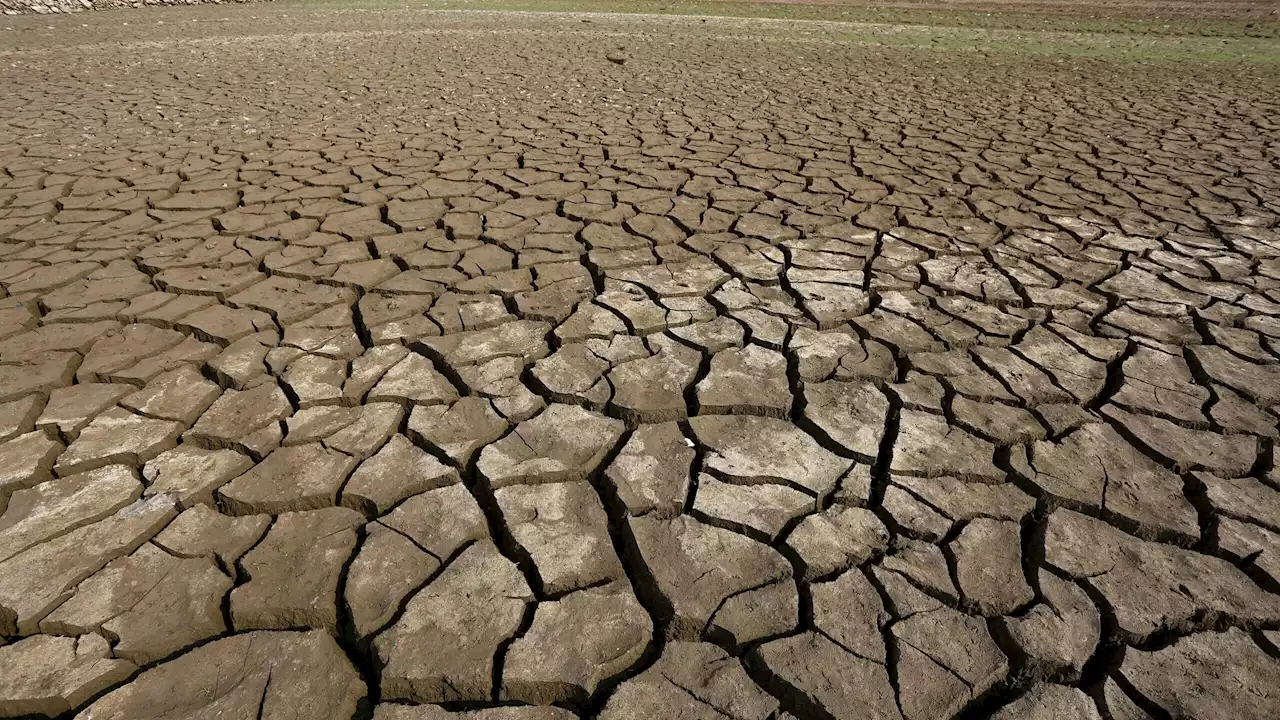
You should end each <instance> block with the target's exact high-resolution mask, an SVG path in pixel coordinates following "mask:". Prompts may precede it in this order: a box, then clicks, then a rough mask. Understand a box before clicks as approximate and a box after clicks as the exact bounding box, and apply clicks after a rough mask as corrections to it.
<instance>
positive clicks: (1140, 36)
mask: <svg viewBox="0 0 1280 720" xmlns="http://www.w3.org/2000/svg"><path fill="white" fill-rule="evenodd" d="M299 4H300V5H303V6H305V7H307V8H326V9H328V8H332V9H335V10H337V9H369V10H377V9H384V10H387V9H403V10H415V9H416V10H491V11H523V12H597V13H624V14H625V13H645V14H660V15H703V16H719V17H748V18H773V19H783V20H819V21H834V22H842V23H848V26H849V32H848V34H847V35H846V36H845V37H846V38H847V39H848V40H849V41H851V42H857V43H861V44H865V45H878V46H888V47H896V48H914V49H920V50H928V51H937V52H947V53H952V54H956V53H959V54H966V53H973V54H991V55H996V56H1002V57H1030V58H1037V57H1042V58H1053V57H1060V58H1098V59H1111V60H1140V61H1189V62H1203V63H1222V62H1239V63H1247V64H1262V65H1280V22H1276V21H1266V22H1258V21H1252V22H1247V21H1243V20H1239V21H1233V20H1188V19H1179V20H1161V19H1130V18H1097V17H1073V16H1064V15H1047V14H1039V15H1033V14H1026V13H983V12H949V11H945V12H944V11H931V10H892V9H876V8H858V7H840V6H834V5H806V4H802V3H773V2H740V1H736V0H301V2H300V3H299ZM274 5H275V6H276V7H280V6H281V3H276V4H274Z"/></svg>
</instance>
